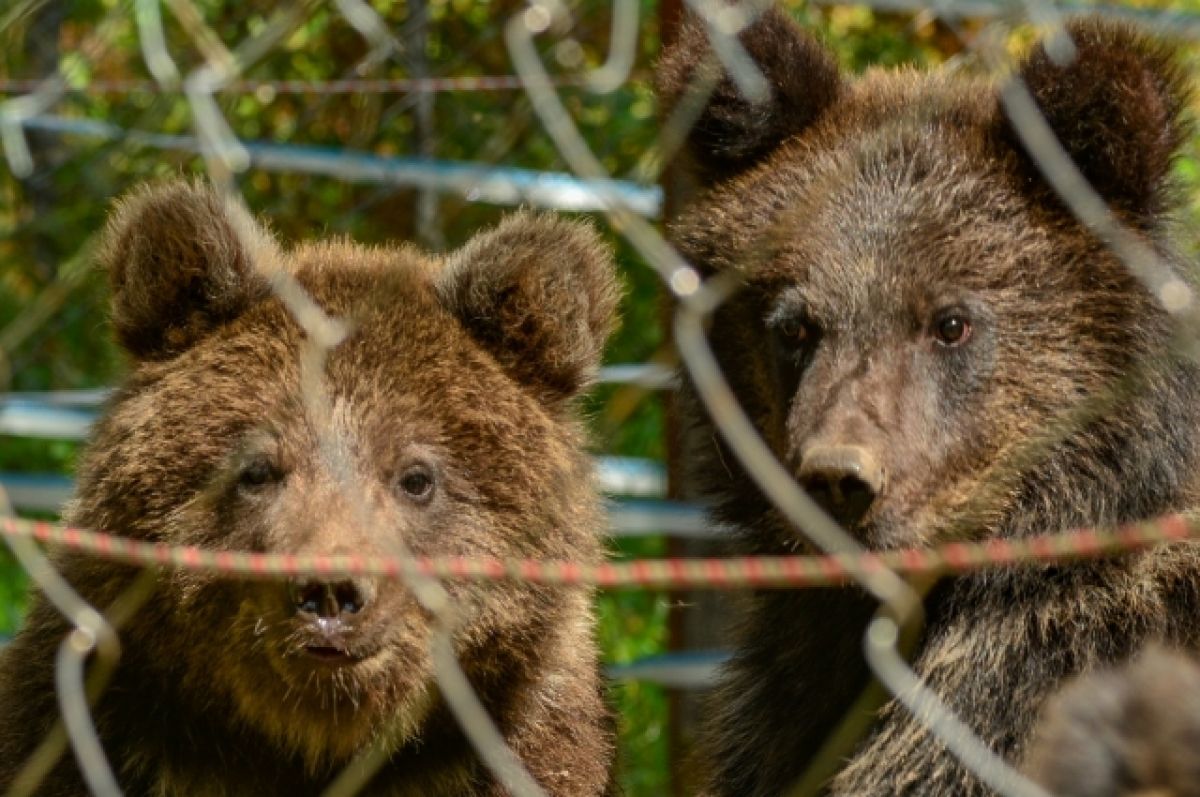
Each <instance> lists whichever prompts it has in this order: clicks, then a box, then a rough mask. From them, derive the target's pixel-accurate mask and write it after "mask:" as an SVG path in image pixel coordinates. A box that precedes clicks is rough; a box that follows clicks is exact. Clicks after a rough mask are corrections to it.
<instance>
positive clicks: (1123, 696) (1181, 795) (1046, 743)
mask: <svg viewBox="0 0 1200 797" xmlns="http://www.w3.org/2000/svg"><path fill="white" fill-rule="evenodd" d="M1029 753H1030V755H1029V760H1028V762H1027V764H1026V766H1027V769H1028V772H1029V774H1030V775H1031V776H1032V777H1033V779H1034V780H1036V781H1037V782H1039V783H1041V784H1042V785H1043V786H1045V787H1046V788H1047V789H1049V790H1050V792H1051V793H1052V794H1054V795H1056V797H1198V795H1200V667H1198V666H1197V665H1196V663H1195V662H1194V661H1192V660H1191V659H1190V658H1188V657H1187V656H1183V655H1180V654H1179V653H1176V652H1172V651H1169V650H1166V649H1164V648H1161V647H1153V648H1151V649H1150V650H1148V651H1146V652H1144V653H1142V654H1140V655H1139V656H1138V658H1137V659H1136V660H1134V661H1133V663H1131V664H1128V665H1126V666H1124V667H1122V668H1121V669H1119V670H1106V671H1104V672H1097V673H1091V674H1089V675H1087V676H1084V677H1082V678H1079V679H1077V680H1075V681H1074V682H1072V683H1071V684H1069V685H1068V686H1067V688H1066V689H1064V690H1063V691H1062V693H1061V694H1058V695H1055V697H1054V698H1053V699H1052V700H1050V701H1049V702H1048V704H1047V707H1046V710H1045V716H1044V718H1043V720H1042V721H1041V722H1040V723H1039V724H1038V728H1037V731H1036V732H1035V734H1034V738H1033V740H1032V741H1031V742H1030V745H1029Z"/></svg>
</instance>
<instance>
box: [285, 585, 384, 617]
mask: <svg viewBox="0 0 1200 797" xmlns="http://www.w3.org/2000/svg"><path fill="white" fill-rule="evenodd" d="M289 594H290V595H291V598H292V605H293V606H294V607H295V608H296V611H297V612H300V613H303V614H310V615H312V616H314V617H324V618H327V619H336V618H338V617H342V616H344V615H348V614H357V613H358V612H360V611H362V610H363V608H364V607H366V605H367V602H368V600H369V596H368V594H367V590H366V589H364V588H363V587H361V586H359V585H358V584H357V583H355V582H354V581H352V580H350V579H344V580H341V581H293V582H292V583H291V585H290V589H289Z"/></svg>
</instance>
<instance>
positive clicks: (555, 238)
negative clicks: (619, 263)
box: [436, 212, 621, 405]
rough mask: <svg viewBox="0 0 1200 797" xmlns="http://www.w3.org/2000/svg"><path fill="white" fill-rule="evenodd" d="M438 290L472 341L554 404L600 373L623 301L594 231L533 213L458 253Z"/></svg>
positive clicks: (478, 238)
mask: <svg viewBox="0 0 1200 797" xmlns="http://www.w3.org/2000/svg"><path fill="white" fill-rule="evenodd" d="M436 288H437V292H438V297H439V299H440V300H441V302H442V304H443V305H444V306H445V307H446V308H447V309H449V310H450V312H452V313H453V314H454V315H455V316H457V317H458V319H459V321H460V322H461V323H462V325H463V326H464V327H465V328H466V330H467V332H468V333H469V334H470V335H471V337H472V338H474V339H475V340H476V341H477V342H478V343H479V345H480V346H482V347H483V348H484V349H486V350H487V351H488V352H489V353H491V355H492V356H493V357H495V358H496V360H497V361H498V362H499V363H500V365H501V367H502V368H504V370H505V371H507V372H508V373H509V374H510V375H511V376H512V377H513V379H515V380H516V381H517V382H519V383H521V384H523V385H526V386H528V387H530V388H532V389H533V391H534V392H535V394H536V395H537V396H538V397H539V399H541V400H542V401H543V402H545V403H547V404H550V405H556V404H559V403H561V402H563V401H565V400H568V399H570V398H572V397H574V396H575V395H577V394H578V393H579V392H580V391H581V390H582V389H583V388H584V387H586V386H587V385H588V384H589V383H590V382H591V380H592V378H593V377H594V376H595V373H596V370H597V368H598V367H599V365H600V357H601V355H602V354H603V351H604V344H605V342H606V341H607V339H608V336H609V334H610V333H611V332H612V330H613V327H614V325H615V319H616V308H617V304H618V302H619V301H620V297H621V289H620V286H619V283H618V281H617V275H616V269H615V265H614V263H613V258H612V254H611V252H610V251H609V248H608V246H607V245H606V244H605V243H604V241H603V240H601V238H600V236H599V234H598V233H597V232H596V231H595V229H593V228H592V227H591V225H589V224H585V223H581V222H575V221H567V220H565V219H560V218H556V217H554V216H550V215H543V214H532V213H524V212H522V213H518V214H516V215H513V216H510V217H509V218H507V219H505V220H504V221H503V222H501V224H500V225H499V226H498V227H496V228H495V229H492V230H488V231H487V232H482V233H479V234H477V235H476V236H475V237H473V238H472V239H471V240H470V241H468V242H467V243H466V245H465V246H463V247H462V248H461V249H459V250H458V251H457V252H455V253H454V254H452V255H451V256H450V260H449V262H448V263H447V264H446V267H445V269H444V270H443V271H442V273H441V274H440V275H439V277H438V279H437V285H436Z"/></svg>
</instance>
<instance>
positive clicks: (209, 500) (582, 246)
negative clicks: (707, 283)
mask: <svg viewBox="0 0 1200 797" xmlns="http://www.w3.org/2000/svg"><path fill="white" fill-rule="evenodd" d="M100 262H101V264H102V266H103V267H104V268H105V269H107V271H108V274H109V276H110V280H111V285H112V291H113V310H112V312H113V323H114V326H115V329H116V333H117V335H118V337H119V339H120V342H121V343H122V345H123V346H124V348H125V349H126V350H127V351H128V353H129V354H130V356H131V369H130V374H129V377H128V379H127V381H126V382H125V384H124V385H123V386H122V387H121V388H120V389H119V390H118V391H117V392H116V394H115V396H114V397H113V399H112V401H111V405H110V407H109V408H108V411H107V413H106V414H105V416H104V418H103V419H102V420H101V422H100V423H99V425H98V427H97V429H96V431H95V435H94V439H93V441H92V443H91V445H90V447H89V449H88V452H87V454H86V455H85V457H84V458H83V460H82V463H81V466H80V469H79V489H78V497H77V499H76V501H75V502H74V505H73V508H72V510H71V512H70V520H71V522H73V523H77V524H80V525H85V526H87V527H90V528H95V529H100V530H105V531H109V532H113V533H117V534H121V535H124V536H129V537H133V538H136V539H141V540H150V541H155V542H163V543H168V544H172V545H193V546H200V547H202V548H205V549H212V550H234V551H249V552H274V553H287V554H311V555H336V554H346V555H354V556H361V557H370V556H387V555H397V554H401V553H405V552H409V553H412V554H415V555H444V556H464V557H516V558H525V557H532V558H542V559H563V560H575V561H585V562H587V561H595V560H596V559H597V558H598V557H599V556H600V555H601V552H600V548H599V535H598V529H599V527H600V523H601V519H600V516H599V514H598V508H597V505H596V502H595V499H594V497H593V488H592V482H591V476H590V465H589V458H588V457H587V455H586V453H585V452H584V450H583V435H582V429H581V424H580V421H579V419H578V418H577V417H576V416H577V413H576V411H575V410H576V408H575V404H576V401H575V399H576V397H577V396H578V395H579V393H580V392H581V391H582V390H583V389H584V388H585V387H586V386H587V385H588V383H589V380H590V379H591V377H592V376H593V375H594V373H595V371H596V368H597V366H598V364H599V359H600V355H601V352H602V349H603V346H604V342H605V339H606V337H607V335H608V333H609V331H610V328H611V327H612V325H613V321H614V312H615V307H616V304H617V300H618V298H619V289H618V283H617V280H616V276H615V273H614V269H613V264H612V260H611V256H610V255H609V253H608V252H607V250H606V248H605V247H604V246H603V244H602V242H601V240H600V239H599V237H598V235H597V234H596V233H595V232H594V231H593V230H592V229H591V228H590V227H588V226H587V225H585V224H581V223H576V222H570V221H565V220H560V219H555V218H553V217H551V216H548V215H536V214H532V213H520V214H516V215H514V216H512V217H510V218H508V219H507V220H506V221H504V222H503V223H501V224H500V225H499V226H498V227H496V228H495V229H492V230H490V231H486V232H483V233H480V234H477V235H476V236H475V237H474V238H472V239H471V240H470V241H469V242H468V243H467V244H466V245H465V246H464V247H462V248H461V249H459V250H457V251H455V252H453V253H451V254H449V255H448V256H446V257H434V256H430V255H426V254H423V253H420V252H418V251H417V250H415V249H411V248H369V247H365V246H360V245H356V244H353V243H350V242H347V241H334V242H321V243H312V244H303V245H298V246H296V247H295V248H291V249H285V248H283V247H281V246H280V245H279V244H277V243H276V242H275V240H274V239H273V238H272V236H271V235H270V234H269V233H268V232H267V231H266V230H264V229H263V228H262V227H261V226H260V225H259V224H258V223H257V222H256V221H255V220H254V219H253V218H252V217H251V216H250V215H249V214H248V213H247V211H246V210H245V209H244V208H243V207H242V206H241V205H240V204H238V203H236V202H234V201H231V200H229V199H227V198H225V197H223V196H222V195H220V194H218V193H217V192H215V191H213V190H210V189H208V188H204V187H201V186H199V185H196V184H190V183H185V182H173V183H166V184H158V185H152V186H150V187H148V188H145V189H142V190H138V191H136V192H134V193H133V194H132V195H130V196H129V197H127V198H125V199H124V200H123V201H122V202H121V203H120V204H119V205H118V206H117V208H116V210H115V212H114V213H113V216H112V218H111V221H110V223H109V225H108V228H107V230H106V231H105V233H104V236H103V239H102V242H101V244H100ZM76 564H77V565H78V566H76V567H72V566H67V570H68V572H72V573H76V574H78V573H83V574H84V575H83V576H82V577H83V578H84V579H85V580H88V581H90V582H91V587H90V589H89V592H90V594H91V595H93V596H95V598H96V599H97V600H99V601H103V600H106V598H105V597H104V596H105V595H110V596H111V595H113V594H117V591H118V590H119V588H120V587H121V586H122V585H123V584H125V583H127V581H128V573H127V571H124V570H122V569H104V568H101V567H99V566H94V563H90V562H82V563H76ZM445 589H446V590H447V591H448V593H449V598H450V602H451V604H452V606H453V618H454V627H453V644H454V650H455V653H456V655H457V656H458V658H459V660H460V661H461V662H462V665H463V668H464V669H465V671H466V674H467V676H468V678H470V679H471V681H472V684H473V685H474V686H475V687H476V688H477V689H479V690H480V691H481V693H483V694H484V695H485V696H486V695H487V694H489V689H490V690H491V694H492V695H493V696H495V695H496V694H497V690H502V691H501V692H500V693H501V694H506V695H510V696H511V695H514V694H520V691H521V689H523V688H524V687H523V686H522V684H523V683H526V682H527V679H526V675H527V674H528V673H529V672H531V671H534V670H536V669H537V668H538V667H539V666H541V664H543V663H544V662H543V661H542V659H544V658H545V657H547V656H552V657H555V658H556V659H561V660H564V661H565V660H568V659H571V657H572V656H578V658H579V659H580V661H579V662H577V665H578V667H579V668H580V671H581V672H583V671H586V670H587V668H589V667H592V668H593V669H594V661H593V660H592V656H593V655H594V650H593V648H592V644H593V643H592V640H591V636H590V633H591V632H590V608H589V600H590V597H589V595H588V593H587V591H586V590H583V589H554V588H545V587H538V586H534V585H530V584H524V583H517V582H502V583H492V584H482V583H465V582H457V583H448V584H446V585H445ZM99 605H103V603H100V604H99ZM432 623H433V617H432V616H431V614H430V612H429V610H428V609H427V607H426V606H425V605H424V604H423V602H422V601H419V600H418V599H417V598H416V597H415V595H414V591H413V590H410V589H409V588H408V587H407V586H406V585H405V584H404V583H402V582H401V581H398V580H395V579H391V580H388V579H374V578H365V577H336V578H327V579H321V578H317V577H312V576H309V577H302V578H294V579H274V580H261V581H237V580H231V579H228V578H221V577H217V576H214V575H211V574H205V573H197V572H185V571H164V572H163V573H162V574H161V576H160V581H159V584H158V586H157V592H156V593H155V595H154V597H153V598H152V599H151V600H150V601H149V603H148V604H147V605H146V606H145V607H144V608H143V609H142V610H140V611H139V612H138V613H137V614H136V615H135V616H134V618H133V619H132V620H131V621H130V627H129V628H128V629H127V630H126V631H125V632H124V633H125V635H126V638H128V639H130V640H132V642H131V644H129V645H127V646H126V651H125V656H124V658H123V663H122V667H126V666H132V667H135V668H137V667H140V668H141V669H142V670H143V671H145V672H151V673H155V674H156V676H155V677H156V678H157V680H156V681H154V683H158V684H170V685H171V686H170V692H171V694H170V695H168V694H163V695H158V696H155V697H156V699H158V700H160V701H161V702H163V703H167V702H170V701H172V700H175V701H178V702H182V703H186V704H188V706H190V707H191V708H193V709H196V710H197V711H199V712H202V713H203V715H204V716H208V717H210V718H211V717H216V716H220V717H228V718H230V722H232V723H234V725H236V726H237V727H245V728H250V729H251V730H252V732H253V733H254V734H257V735H258V736H259V737H261V738H263V739H265V740H266V742H265V744H267V745H271V746H273V747H274V748H275V749H276V750H277V751H279V752H281V754H282V755H283V756H284V757H285V758H286V757H287V756H292V757H294V758H296V759H297V760H301V761H303V762H304V766H305V767H307V768H309V769H310V770H312V771H317V772H324V771H326V770H327V769H328V768H330V767H334V766H336V765H338V764H339V763H340V762H344V761H346V760H348V759H349V758H350V757H351V756H352V755H354V754H355V753H356V752H358V751H360V750H361V749H363V748H364V747H365V746H367V745H368V743H371V742H378V741H379V738H380V736H381V735H384V734H390V735H391V737H394V738H393V740H392V741H393V743H394V744H396V745H399V744H401V743H402V742H403V741H404V740H405V739H407V738H409V737H411V736H413V735H414V734H416V733H417V731H418V730H419V728H420V727H421V724H422V723H423V722H425V720H426V718H427V717H428V716H429V714H430V713H431V712H432V711H434V709H435V706H436V704H437V703H438V700H439V696H438V689H437V685H436V682H435V678H434V671H433V664H432V660H431V652H430V642H431V633H432V631H431V629H432ZM147 688H148V689H155V688H157V687H154V686H147ZM563 688H564V689H565V687H563ZM164 689H165V687H164ZM505 690H507V691H505ZM505 699H509V698H508V697H506V698H505ZM485 702H486V700H485ZM493 707H494V706H493ZM101 732H102V734H103V733H104V732H105V729H104V728H103V727H102V728H101Z"/></svg>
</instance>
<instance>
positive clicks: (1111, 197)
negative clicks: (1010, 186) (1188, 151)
mask: <svg viewBox="0 0 1200 797" xmlns="http://www.w3.org/2000/svg"><path fill="white" fill-rule="evenodd" d="M1066 30H1067V32H1068V33H1069V34H1070V37H1071V40H1072V41H1073V42H1074V45H1075V57H1074V59H1072V60H1071V61H1070V62H1069V63H1066V64H1062V65H1060V64H1057V63H1055V61H1054V60H1053V59H1052V58H1051V57H1050V55H1049V54H1048V53H1047V52H1046V48H1045V46H1044V45H1040V46H1038V47H1037V49H1036V50H1034V52H1033V53H1032V54H1031V55H1030V56H1029V57H1028V59H1027V60H1026V61H1025V63H1024V64H1023V65H1022V67H1021V69H1020V71H1019V76H1020V77H1021V78H1022V79H1023V80H1024V81H1025V84H1026V85H1027V86H1028V87H1029V90H1030V92H1031V93H1032V94H1033V97H1034V99H1035V100H1036V101H1037V104H1038V107H1039V108H1040V109H1041V111H1042V113H1043V114H1044V115H1045V117H1046V121H1047V122H1048V123H1049V125H1050V128H1051V129H1052V130H1053V131H1054V134H1055V135H1056V136H1057V137H1058V140H1059V141H1060V142H1061V143H1062V145H1063V148H1064V149H1066V151H1067V153H1068V154H1069V155H1070V156H1071V158H1072V160H1074V162H1075V164H1076V166H1078V167H1079V170H1080V171H1081V172H1082V173H1083V175H1084V177H1086V178H1087V180H1088V181H1089V182H1090V183H1091V185H1092V186H1093V187H1094V188H1095V189H1096V191H1097V192H1098V193H1099V194H1100V196H1102V197H1103V198H1104V200H1105V201H1106V202H1108V203H1109V205H1110V206H1111V207H1113V208H1114V209H1115V210H1116V211H1118V213H1121V214H1123V215H1124V216H1125V217H1126V220H1127V221H1129V222H1131V223H1134V224H1137V225H1144V224H1148V223H1152V222H1153V221H1154V219H1155V218H1156V217H1157V215H1158V214H1160V213H1161V212H1162V211H1163V210H1165V209H1166V205H1167V203H1168V200H1169V192H1168V190H1167V187H1168V185H1169V172H1170V168H1171V162H1172V160H1173V158H1174V156H1175V153H1176V151H1177V150H1178V149H1179V147H1180V145H1181V144H1182V143H1183V141H1184V139H1185V138H1186V135H1187V126H1186V125H1185V124H1184V122H1183V118H1182V116H1183V109H1184V107H1185V106H1186V104H1187V95H1188V92H1187V89H1186V80H1185V76H1184V73H1183V72H1182V70H1181V69H1180V67H1179V66H1178V64H1177V62H1176V54H1175V51H1174V49H1173V48H1172V47H1171V46H1169V45H1167V44H1164V43H1163V42H1161V41H1158V40H1156V39H1153V38H1151V37H1150V36H1149V35H1147V34H1145V33H1142V32H1140V31H1139V30H1138V29H1136V28H1134V27H1133V26H1131V25H1129V24H1126V23H1121V22H1114V21H1111V20H1108V21H1106V20H1101V19H1097V18H1086V17H1085V18H1080V19H1074V20H1071V21H1070V22H1068V24H1067V26H1066ZM1004 124H1005V126H1006V135H1007V137H1009V138H1010V140H1012V141H1014V142H1017V146H1018V149H1020V150H1021V151H1024V148H1023V147H1021V145H1020V143H1019V139H1018V137H1017V135H1016V132H1015V131H1014V129H1013V127H1014V126H1015V125H1016V124H1018V121H1016V120H1013V119H1011V118H1007V115H1006V118H1005V120H1004ZM1030 167H1031V168H1036V167H1035V166H1034V164H1030Z"/></svg>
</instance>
